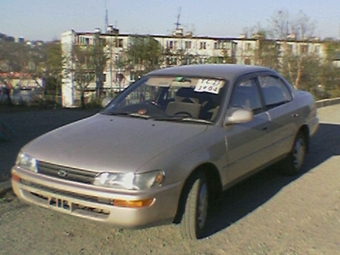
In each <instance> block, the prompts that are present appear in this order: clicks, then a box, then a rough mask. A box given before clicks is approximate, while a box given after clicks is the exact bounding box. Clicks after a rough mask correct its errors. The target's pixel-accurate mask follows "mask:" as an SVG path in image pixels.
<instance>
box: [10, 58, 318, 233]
mask: <svg viewBox="0 0 340 255" xmlns="http://www.w3.org/2000/svg"><path fill="white" fill-rule="evenodd" d="M317 127H318V118H317V114H316V106H315V102H314V99H313V97H312V96H311V95H310V94H309V93H307V92H303V91H297V90H295V89H294V88H293V87H292V86H291V85H290V84H288V83H287V82H286V81H285V80H284V79H283V78H282V77H281V76H280V75H279V74H277V73H276V72H274V71H273V70H271V69H268V68H264V67H255V66H239V65H193V66H181V67H173V68H166V69H161V70H156V71H153V72H151V73H149V74H147V75H145V76H144V77H142V78H141V79H140V80H138V81H137V82H136V83H134V84H132V85H131V86H129V87H128V88H127V89H125V90H124V91H123V92H122V93H121V94H120V95H119V96H118V97H117V98H115V99H114V100H112V101H111V102H110V103H109V104H108V105H107V106H106V107H105V108H104V109H103V110H102V111H101V112H100V113H98V114H96V115H94V116H92V117H89V118H87V119H84V120H80V121H78V122H75V123H72V124H69V125H66V126H64V127H61V128H59V129H56V130H54V131H52V132H49V133H47V134H45V135H42V136H41V137H39V138H37V139H35V140H33V141H31V142H30V143H28V144H27V145H26V146H24V147H23V148H22V149H21V151H20V153H19V155H18V157H17V161H16V164H15V166H14V167H13V168H12V186H13V189H14V192H15V194H16V195H17V196H18V197H19V198H21V199H22V200H24V201H27V202H30V203H33V204H37V205H40V206H43V207H46V208H50V209H53V210H56V211H59V212H62V213H67V214H70V215H75V216H79V217H83V218H86V219H92V220H96V221H100V222H104V223H109V224H112V225H113V226H114V227H118V228H140V227H147V226H154V225H158V224H163V223H175V224H178V225H179V228H180V231H181V233H182V235H183V236H184V237H187V238H191V239H195V238H201V237H202V236H204V231H205V229H206V225H207V224H206V223H207V217H208V212H209V205H211V203H212V202H213V201H216V200H217V199H218V197H219V194H221V192H222V191H223V190H226V189H227V188H229V187H230V186H232V185H234V184H235V183H237V182H239V181H241V180H243V179H244V178H246V177H248V176H250V175H251V174H254V173H255V172H257V171H259V170H261V169H263V168H265V167H267V166H268V165H271V164H273V163H278V162H280V163H281V164H280V166H281V168H282V170H283V171H284V172H285V173H287V174H297V173H299V170H300V169H301V167H302V164H303V161H304V157H305V153H306V152H307V150H308V146H309V139H310V137H311V136H312V135H313V134H314V133H315V132H316V130H317Z"/></svg>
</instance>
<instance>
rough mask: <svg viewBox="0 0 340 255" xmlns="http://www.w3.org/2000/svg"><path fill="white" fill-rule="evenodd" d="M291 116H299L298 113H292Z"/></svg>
mask: <svg viewBox="0 0 340 255" xmlns="http://www.w3.org/2000/svg"><path fill="white" fill-rule="evenodd" d="M291 116H292V117H299V114H298V113H293V114H292V115H291Z"/></svg>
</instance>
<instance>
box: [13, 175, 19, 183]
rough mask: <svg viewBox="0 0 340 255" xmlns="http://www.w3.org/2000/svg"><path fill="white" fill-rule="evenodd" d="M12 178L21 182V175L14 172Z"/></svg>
mask: <svg viewBox="0 0 340 255" xmlns="http://www.w3.org/2000/svg"><path fill="white" fill-rule="evenodd" d="M12 180H13V181H16V182H20V177H19V176H18V175H16V174H15V173H12Z"/></svg>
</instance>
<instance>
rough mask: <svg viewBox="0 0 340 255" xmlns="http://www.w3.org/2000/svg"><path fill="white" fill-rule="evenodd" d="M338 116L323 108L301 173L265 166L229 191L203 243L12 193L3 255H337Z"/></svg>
mask: <svg viewBox="0 0 340 255" xmlns="http://www.w3.org/2000/svg"><path fill="white" fill-rule="evenodd" d="M339 113H340V106H328V107H325V108H321V109H319V116H320V120H321V122H322V124H321V125H320V128H319V131H318V132H317V134H316V135H315V137H313V139H312V141H311V142H312V146H311V150H310V152H309V154H308V155H307V158H306V163H305V165H304V168H303V171H302V173H301V175H299V176H296V177H282V176H280V175H278V174H277V173H276V172H275V171H273V170H275V169H273V168H272V169H266V170H265V171H263V172H261V173H259V174H257V175H256V176H254V177H252V178H250V179H248V180H246V181H244V182H242V183H241V184H239V185H237V186H235V187H233V188H231V189H229V190H228V191H226V192H225V193H224V194H223V198H222V206H221V208H218V209H214V210H213V211H212V212H211V214H210V219H209V222H208V225H209V230H208V231H207V237H206V238H204V239H202V240H199V241H188V240H183V239H182V238H181V237H180V235H179V229H178V227H177V226H175V225H167V226H160V227H153V228H147V229H142V230H119V229H114V228H112V227H110V226H107V225H104V224H97V223H95V222H92V221H86V220H82V219H79V218H76V217H72V216H68V215H63V214H60V213H57V212H53V211H49V210H46V209H43V208H40V207H37V206H30V205H26V204H24V203H22V202H20V201H19V200H18V199H16V198H15V197H14V196H13V194H11V193H7V194H6V196H5V197H2V198H0V254H114V255H120V254H183V255H185V254H202V255H203V254H205V255H208V254H214V255H215V254H216V255H226V254H228V255H229V254H232V255H234V254H247V255H248V254H263V255H264V254H282V255H286V254H291V255H293V254H294V255H296V254H302V255H305V254H315V255H320V254H325V255H333V254H340V186H339V180H340V171H339V170H338V166H339V165H340V157H339V155H340V135H339V134H340V114H339ZM53 118H54V117H53ZM51 121H52V120H51ZM33 129H34V128H33V126H32V130H33ZM37 133H38V132H37ZM2 148H3V147H0V149H2ZM8 156H9V155H8ZM3 159H4V158H1V160H3Z"/></svg>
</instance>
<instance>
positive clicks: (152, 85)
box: [102, 76, 227, 123]
mask: <svg viewBox="0 0 340 255" xmlns="http://www.w3.org/2000/svg"><path fill="white" fill-rule="evenodd" d="M226 87H227V83H226V82H225V80H222V79H217V78H216V79H212V78H203V77H202V78H200V77H183V76H173V77H169V76H167V77H163V76H146V77H143V78H141V79H140V80H139V81H137V82H135V83H134V84H132V85H131V86H130V87H128V88H127V89H126V90H124V91H123V92H122V93H121V94H120V95H119V96H118V97H117V98H115V99H114V100H113V101H112V102H111V103H110V104H109V105H108V106H107V107H106V108H105V109H104V110H103V111H102V114H107V115H121V116H126V117H137V118H143V119H153V120H159V121H187V122H199V123H213V122H214V121H215V120H216V119H217V116H218V114H219V109H220V105H221V102H222V98H223V94H224V91H225V90H226Z"/></svg>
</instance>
